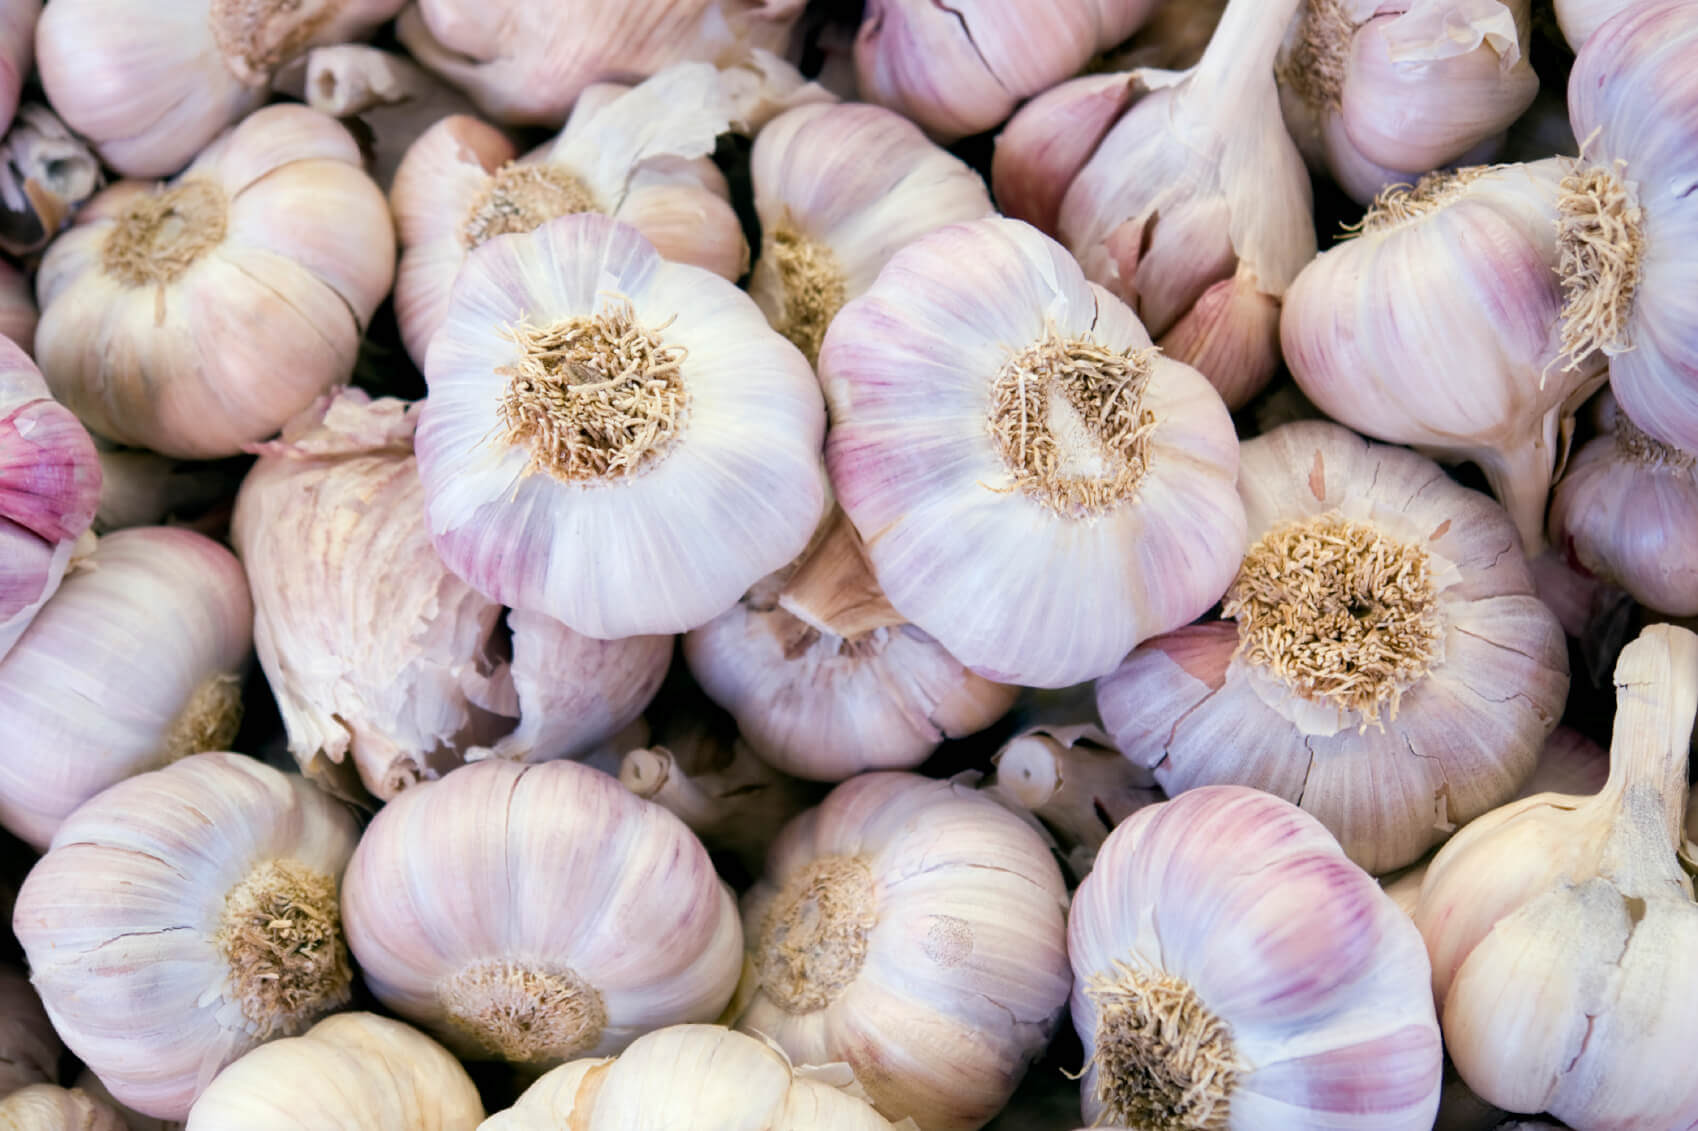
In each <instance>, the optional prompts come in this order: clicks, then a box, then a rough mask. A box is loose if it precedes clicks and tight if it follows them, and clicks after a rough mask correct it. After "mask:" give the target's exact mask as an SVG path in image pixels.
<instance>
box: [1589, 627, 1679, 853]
mask: <svg viewBox="0 0 1698 1131" xmlns="http://www.w3.org/2000/svg"><path fill="white" fill-rule="evenodd" d="M1615 689H1616V710H1615V722H1614V724H1613V725H1612V727H1611V730H1610V776H1609V779H1608V780H1607V781H1605V783H1604V788H1603V790H1602V792H1601V793H1600V794H1599V795H1598V798H1597V800H1596V802H1594V804H1599V805H1601V806H1604V807H1607V808H1611V809H1614V810H1615V812H1616V819H1615V820H1614V821H1613V822H1612V823H1611V825H1610V835H1609V840H1608V841H1607V842H1606V845H1605V849H1604V854H1605V862H1604V864H1603V866H1602V867H1601V868H1600V869H1599V871H1600V874H1604V875H1611V876H1615V875H1618V874H1620V875H1631V874H1633V873H1635V872H1636V871H1638V870H1641V869H1643V867H1644V863H1643V862H1645V861H1651V860H1661V859H1663V858H1664V857H1666V856H1667V855H1668V853H1670V852H1674V851H1678V850H1679V849H1680V848H1681V846H1682V844H1683V843H1684V842H1685V839H1686V829H1685V826H1686V797H1687V784H1686V777H1687V761H1688V759H1689V758H1690V756H1691V742H1692V723H1693V719H1694V716H1698V636H1694V635H1693V634H1692V633H1690V632H1688V631H1686V630H1685V629H1682V628H1676V627H1674V626H1672V625H1665V624H1655V625H1651V626H1650V627H1648V628H1646V629H1645V631H1644V632H1642V633H1641V634H1640V635H1639V637H1638V639H1636V640H1634V641H1633V642H1632V643H1630V644H1628V646H1627V647H1626V648H1624V649H1622V652H1621V658H1620V659H1619V660H1617V661H1616V668H1615Z"/></svg>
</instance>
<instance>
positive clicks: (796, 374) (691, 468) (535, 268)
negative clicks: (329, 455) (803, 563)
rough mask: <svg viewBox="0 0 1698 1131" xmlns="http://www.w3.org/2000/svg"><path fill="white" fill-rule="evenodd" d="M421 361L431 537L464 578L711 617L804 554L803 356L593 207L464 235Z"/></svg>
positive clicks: (648, 625) (533, 594)
mask: <svg viewBox="0 0 1698 1131" xmlns="http://www.w3.org/2000/svg"><path fill="white" fill-rule="evenodd" d="M425 377H426V380H427V381H428V382H429V383H430V397H429V399H428V400H427V401H426V403H425V407H424V413H423V416H422V417H421V419H420V423H419V433H418V446H417V450H418V457H419V474H420V476H421V477H422V478H423V480H424V486H425V495H426V498H427V500H428V512H427V513H428V516H429V523H430V529H431V534H432V536H433V538H434V540H435V545H436V549H437V552H438V553H440V554H441V555H442V560H443V561H444V562H445V563H446V564H447V565H448V567H449V568H450V569H452V570H454V572H456V573H457V574H459V575H460V576H461V577H463V578H465V579H466V580H467V581H468V582H469V583H470V584H471V585H472V587H473V588H474V589H477V590H478V591H479V592H481V593H483V594H485V595H486V596H488V597H490V598H492V599H493V600H496V601H500V602H501V603H502V604H505V605H508V606H510V607H512V608H516V609H521V610H525V611H528V612H537V613H544V614H547V615H548V616H551V617H554V618H555V619H557V620H559V621H561V622H563V623H564V624H566V625H567V626H568V627H570V628H572V629H573V630H574V631H577V632H582V633H584V634H586V635H589V636H595V637H598V638H603V639H617V638H619V637H624V636H634V635H639V634H654V633H675V632H685V631H688V630H689V629H692V628H695V627H697V626H698V625H702V624H705V623H707V622H708V621H710V620H712V619H713V618H714V617H716V616H718V615H719V614H720V613H722V612H724V611H725V610H726V609H728V608H730V607H731V606H732V605H734V604H735V603H736V602H737V600H738V598H740V597H741V596H742V595H743V594H744V593H745V592H747V591H748V589H749V587H750V586H751V585H753V584H754V583H755V582H756V581H758V580H759V579H760V578H762V577H764V576H766V575H767V574H769V573H771V572H772V571H773V570H776V569H778V568H779V567H781V566H783V565H784V564H785V563H786V562H788V561H790V560H791V559H792V558H794V557H795V556H796V555H797V554H799V553H801V552H802V550H803V549H804V548H805V547H806V546H807V544H808V540H809V538H810V536H811V535H812V533H813V531H814V528H815V527H816V526H818V525H819V522H820V519H821V517H822V515H823V513H824V509H825V490H826V488H825V475H824V469H823V468H822V467H821V466H820V456H819V450H820V443H821V438H822V434H823V432H824V430H825V406H824V405H823V404H822V403H821V401H820V391H819V385H818V383H817V382H816V381H815V379H814V375H813V371H812V370H811V369H809V368H808V364H807V361H806V360H805V359H804V358H803V357H802V355H801V353H800V352H798V351H797V350H796V348H795V347H794V346H792V345H791V344H790V343H789V342H787V341H785V340H784V339H783V338H782V337H781V336H780V335H779V334H778V333H777V332H776V331H775V330H773V329H771V328H770V327H768V326H767V324H766V319H765V318H764V317H763V316H762V315H761V312H760V309H759V308H758V307H757V306H755V304H754V301H753V300H751V299H750V298H749V297H748V296H747V295H746V294H744V293H743V292H742V291H740V290H738V289H737V288H736V287H735V286H733V285H732V284H730V283H728V282H726V281H725V280H724V279H721V278H719V277H718V276H717V275H714V274H712V273H710V272H708V271H704V270H702V269H701V268H699V267H691V266H688V265H685V264H680V263H670V262H667V261H665V260H663V259H662V258H661V256H660V254H659V252H657V251H656V250H655V248H654V247H653V245H652V244H650V243H649V242H648V241H647V240H645V239H644V238H643V237H642V235H641V234H640V233H639V232H637V231H636V230H635V229H633V228H630V227H627V226H626V225H624V224H621V223H618V222H617V221H614V220H611V219H609V218H608V217H606V216H601V215H597V214H594V213H585V214H580V215H575V216H566V217H562V218H561V219H558V220H551V221H549V222H548V223H547V224H545V225H543V226H542V227H541V228H538V229H536V230H535V231H533V232H529V233H526V234H523V235H509V236H502V237H498V238H496V239H492V240H490V241H489V242H488V243H486V244H484V245H483V246H482V247H480V248H478V249H477V250H475V251H474V252H472V254H471V255H470V257H469V258H468V259H467V260H466V265H465V267H464V268H463V269H462V270H461V272H460V276H459V279H458V281H457V282H456V283H455V286H454V296H453V299H452V301H451V303H450V305H449V309H448V318H447V321H446V322H445V323H444V325H443V328H442V330H441V331H440V332H439V333H438V334H437V335H436V337H435V338H434V339H433V340H432V343H431V348H430V354H429V356H428V358H427V359H426V362H425ZM610 382H611V384H609V383H610Z"/></svg>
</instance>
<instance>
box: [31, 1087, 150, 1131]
mask: <svg viewBox="0 0 1698 1131" xmlns="http://www.w3.org/2000/svg"><path fill="white" fill-rule="evenodd" d="M0 1128H4V1129H5V1131H129V1128H128V1127H127V1126H126V1125H125V1123H124V1121H123V1119H122V1118H120V1117H119V1115H118V1113H117V1112H116V1111H114V1110H113V1109H112V1108H111V1107H109V1106H108V1105H106V1104H104V1103H101V1102H100V1101H99V1100H97V1099H95V1098H94V1097H93V1096H91V1095H89V1094H88V1093H86V1092H84V1091H82V1090H81V1089H79V1088H61V1087H59V1086H58V1085H56V1084H31V1085H30V1086H29V1087H27V1088H21V1089H19V1090H18V1091H16V1092H13V1093H12V1094H11V1095H9V1096H4V1097H0Z"/></svg>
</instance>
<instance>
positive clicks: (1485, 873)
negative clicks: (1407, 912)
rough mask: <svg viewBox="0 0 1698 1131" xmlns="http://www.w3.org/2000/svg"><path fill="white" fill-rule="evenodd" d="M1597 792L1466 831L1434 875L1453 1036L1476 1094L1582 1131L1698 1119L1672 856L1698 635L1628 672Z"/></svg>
mask: <svg viewBox="0 0 1698 1131" xmlns="http://www.w3.org/2000/svg"><path fill="white" fill-rule="evenodd" d="M1615 685H1616V697H1617V707H1616V715H1615V723H1614V731H1613V737H1612V739H1611V743H1610V776H1609V781H1608V783H1607V784H1606V785H1605V787H1604V789H1603V791H1602V792H1601V793H1598V794H1595V795H1593V796H1591V797H1572V796H1567V795H1563V794H1555V793H1547V794H1540V795H1538V796H1535V797H1530V798H1527V799H1526V800H1524V801H1518V802H1515V803H1514V804H1512V805H1506V806H1504V807H1503V808H1501V809H1498V810H1497V811H1495V812H1493V813H1490V814H1488V815H1486V816H1485V817H1482V818H1481V819H1480V820H1478V821H1476V822H1475V823H1474V824H1472V825H1469V826H1468V827H1467V828H1465V829H1463V830H1462V832H1461V833H1459V834H1458V835H1457V836H1456V837H1455V838H1454V839H1452V841H1451V842H1450V844H1448V845H1446V846H1445V848H1444V850H1443V851H1441V852H1440V853H1439V854H1438V856H1437V858H1436V859H1434V861H1433V864H1432V866H1431V867H1430V868H1429V869H1428V871H1427V879H1426V883H1425V884H1424V885H1423V887H1422V889H1421V900H1420V903H1419V905H1418V906H1417V908H1416V912H1415V922H1416V924H1417V926H1419V927H1420V929H1421V933H1422V935H1423V936H1424V937H1425V938H1426V941H1427V950H1428V953H1429V954H1430V955H1431V956H1432V963H1433V993H1434V995H1435V997H1436V999H1437V1000H1438V1001H1439V1003H1440V1018H1441V1020H1442V1022H1443V1024H1444V1035H1445V1045H1446V1047H1447V1049H1448V1050H1449V1052H1450V1055H1451V1058H1452V1059H1453V1060H1454V1061H1455V1063H1456V1067H1457V1069H1458V1071H1459V1072H1460V1073H1461V1075H1462V1078H1463V1080H1465V1081H1466V1082H1467V1084H1468V1086H1469V1087H1470V1088H1472V1089H1473V1090H1474V1091H1475V1092H1476V1093H1478V1094H1479V1095H1480V1097H1481V1098H1483V1099H1485V1100H1486V1101H1488V1102H1490V1103H1492V1104H1495V1105H1497V1106H1498V1107H1501V1108H1504V1109H1505V1110H1507V1111H1512V1112H1525V1113H1531V1112H1541V1111H1542V1112H1548V1113H1549V1114H1551V1115H1553V1116H1556V1117H1557V1118H1559V1119H1561V1120H1562V1121H1563V1122H1564V1123H1566V1124H1568V1125H1569V1126H1571V1127H1574V1128H1576V1129H1577V1131H1603V1129H1622V1131H1626V1129H1628V1128H1637V1127H1686V1126H1689V1125H1690V1124H1691V1123H1692V1122H1693V1121H1694V1120H1698V1081H1695V1080H1693V1079H1692V1077H1691V1076H1690V1075H1688V1074H1686V1073H1682V1072H1670V1071H1669V1070H1668V1067H1667V1063H1666V1059H1665V1058H1664V1057H1662V1056H1660V1055H1659V1053H1660V1052H1661V1051H1662V1050H1665V1049H1669V1048H1677V1047H1679V1046H1680V1044H1681V1043H1682V1042H1683V1041H1684V1040H1686V1039H1688V1038H1689V1036H1690V1034H1691V1032H1692V1028H1693V1022H1692V1018H1691V1010H1690V1009H1688V1008H1687V1003H1688V1002H1690V1001H1691V1000H1692V996H1693V994H1694V993H1698V987H1695V986H1694V984H1693V983H1694V978H1695V975H1694V973H1693V972H1692V971H1691V969H1690V967H1689V966H1688V964H1686V963H1685V962H1684V958H1685V956H1686V955H1688V954H1690V953H1691V951H1692V948H1693V946H1695V945H1698V905H1694V903H1693V891H1692V880H1691V879H1690V877H1689V876H1688V875H1687V873H1686V872H1685V870H1684V869H1683V868H1682V866H1681V863H1680V860H1679V859H1678V856H1677V853H1678V851H1679V849H1680V847H1681V844H1682V839H1683V837H1682V822H1683V819H1684V816H1685V800H1686V768H1687V755H1688V743H1689V742H1690V740H1691V736H1692V723H1693V716H1694V713H1695V711H1698V636H1694V635H1693V634H1692V633H1690V632H1688V631H1687V630H1685V629H1682V628H1676V627H1674V626H1672V625H1652V626H1650V627H1649V628H1647V629H1645V631H1644V632H1642V633H1641V634H1640V635H1639V637H1638V638H1637V639H1636V640H1634V641H1633V642H1632V643H1630V644H1629V645H1628V646H1627V647H1626V648H1625V649H1623V650H1622V654H1621V657H1620V659H1619V660H1618V662H1617V664H1616V670H1615Z"/></svg>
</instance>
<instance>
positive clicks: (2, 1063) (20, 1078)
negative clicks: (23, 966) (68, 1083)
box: [0, 967, 65, 1099]
mask: <svg viewBox="0 0 1698 1131" xmlns="http://www.w3.org/2000/svg"><path fill="white" fill-rule="evenodd" d="M64 1051H65V1046H64V1045H62V1044H60V1042H59V1034H57V1033H55V1032H54V1031H53V1023H52V1022H51V1021H49V1020H48V1019H47V1014H46V1012H44V1011H43V1010H42V1008H41V999H40V998H38V997H36V996H35V991H34V990H33V989H31V988H30V984H29V979H28V978H26V977H24V975H23V974H22V973H19V972H17V971H13V970H10V969H6V968H3V967H0V1099H4V1098H5V1097H6V1096H8V1095H10V1094H12V1093H13V1092H15V1091H17V1090H18V1089H19V1088H25V1087H28V1086H29V1085H31V1084H51V1083H52V1082H53V1081H55V1080H57V1079H59V1057H60V1055H61V1054H62V1053H63V1052H64Z"/></svg>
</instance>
